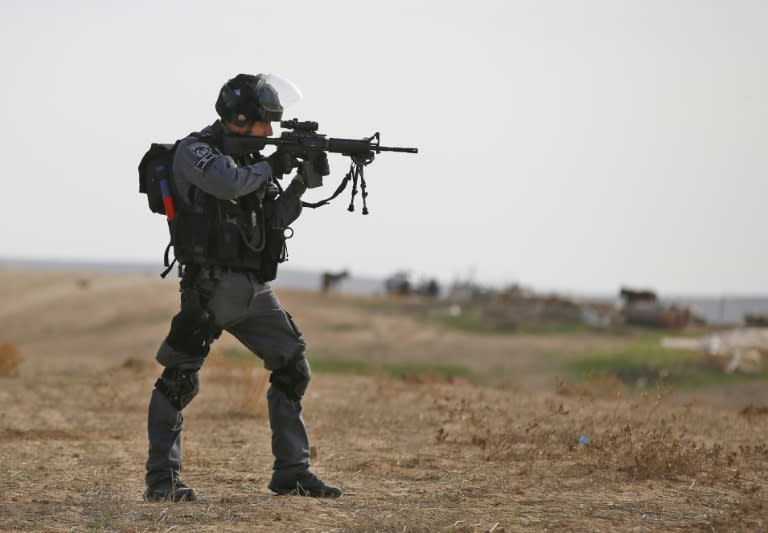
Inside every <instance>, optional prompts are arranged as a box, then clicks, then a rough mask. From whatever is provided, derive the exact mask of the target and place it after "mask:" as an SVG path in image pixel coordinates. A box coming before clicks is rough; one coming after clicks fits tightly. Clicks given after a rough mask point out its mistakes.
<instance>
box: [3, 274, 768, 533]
mask: <svg viewBox="0 0 768 533" xmlns="http://www.w3.org/2000/svg"><path fill="white" fill-rule="evenodd" d="M0 295H2V299H0V344H3V343H5V344H6V345H7V346H11V347H12V349H13V350H15V352H16V353H18V355H19V356H20V357H21V358H22V362H21V365H20V366H19V367H18V371H17V372H15V373H11V375H6V376H0V406H2V410H1V412H0V530H2V531H136V532H138V531H162V532H167V531H173V530H178V531H316V532H321V531H371V532H374V531H376V532H378V531H392V532H406V531H408V532H412V531H450V532H454V531H459V532H461V531H473V532H474V531H478V532H479V531H485V532H491V531H492V532H501V531H506V532H510V531H575V532H587V531H599V532H603V531H605V532H608V531H628V532H652V531H653V532H656V531H658V532H662V531H664V532H666V531H691V532H693V531H696V532H699V531H700V532H729V531H750V532H755V531H768V467H766V463H767V462H768V443H767V442H766V437H768V391H766V386H765V383H760V384H756V385H752V386H749V387H747V386H742V387H738V388H733V387H732V388H729V389H722V388H720V389H712V390H698V391H695V392H680V391H667V390H664V391H658V392H653V393H628V392H622V391H620V390H619V389H618V388H617V387H616V386H614V385H612V384H611V383H604V384H591V385H588V386H585V385H582V384H577V383H566V382H562V381H560V382H558V381H557V379H556V375H555V374H556V370H555V368H556V365H555V362H557V361H559V360H561V359H562V358H563V357H574V356H576V355H574V354H578V352H579V350H580V348H584V349H587V348H595V347H601V348H602V347H611V346H613V345H617V344H618V343H620V342H621V340H620V339H616V338H611V337H606V336H601V335H594V336H589V335H569V334H558V335H550V336H545V335H476V334H470V333H462V332H457V331H451V330H447V329H444V328H442V327H441V326H439V325H436V324H432V323H424V322H422V321H418V320H416V319H414V318H411V317H408V316H404V315H396V314H392V313H381V312H377V300H376V299H375V298H369V299H361V298H352V297H342V296H334V295H331V296H328V295H320V294H314V293H307V292H297V291H281V292H279V295H280V298H281V300H282V301H283V303H284V304H285V306H286V307H287V308H288V309H289V310H290V311H291V313H292V314H293V315H294V317H295V318H296V320H297V322H298V323H299V326H300V327H301V329H302V330H303V332H304V335H305V337H306V339H307V341H308V344H309V347H310V348H309V352H308V356H309V359H310V363H311V361H312V354H313V352H314V353H317V354H323V355H328V354H332V355H333V356H334V357H338V358H341V359H349V360H354V359H359V360H365V361H368V362H374V363H387V362H398V361H409V362H421V363H430V362H432V363H444V364H459V365H464V366H467V367H469V368H471V369H472V371H473V372H475V373H476V374H477V375H478V376H479V377H480V379H479V381H480V382H482V383H486V385H476V384H469V383H465V382H462V381H454V382H443V381H442V380H439V379H436V378H434V379H433V378H430V376H421V377H419V376H416V377H411V378H409V379H397V378H392V377H386V376H384V375H373V376H358V375H349V374H324V373H317V374H316V375H315V376H314V377H313V380H312V384H311V385H310V389H309V391H308V394H307V397H306V399H305V402H304V406H305V420H306V421H307V425H308V428H309V432H310V437H311V440H312V444H313V456H314V459H313V469H314V470H315V471H316V472H317V473H318V474H319V475H320V476H321V477H322V478H324V479H325V480H327V481H329V482H332V483H334V484H339V485H341V486H342V487H343V488H344V490H345V493H344V496H343V497H342V498H340V499H338V500H334V501H318V500H314V499H309V498H298V497H278V496H274V495H272V494H271V493H270V492H269V491H268V490H267V488H266V484H267V482H268V480H269V476H270V474H271V472H270V467H271V454H270V450H269V440H270V439H269V435H270V432H269V427H268V422H267V420H266V418H265V404H264V399H263V394H264V388H265V386H266V374H265V373H264V372H263V371H262V370H260V369H259V367H258V366H257V365H253V364H250V363H248V362H243V361H239V360H233V359H232V358H229V357H225V356H224V355H223V354H222V353H221V349H223V348H227V347H231V346H235V345H236V342H235V341H234V340H233V339H232V338H230V337H226V336H225V337H223V338H222V339H221V341H220V343H219V344H218V348H219V350H218V351H217V353H213V354H212V355H211V356H210V360H209V361H208V363H207V364H206V367H204V369H203V372H202V388H201V392H200V395H199V396H198V397H197V398H196V399H195V401H194V402H193V403H192V404H191V405H190V406H189V407H188V408H187V409H186V410H185V420H186V429H185V441H184V457H185V463H184V481H185V482H186V483H187V484H189V485H190V486H193V487H194V488H195V489H196V491H197V492H198V495H199V497H200V500H199V501H197V502H194V503H180V504H169V503H146V502H143V501H142V499H141V494H142V491H143V469H144V465H143V463H144V460H145V457H146V449H147V442H146V409H147V402H148V399H149V394H150V391H151V389H152V385H153V383H154V380H155V379H156V378H157V376H158V375H159V372H160V367H159V366H158V365H157V364H156V363H155V362H154V359H153V357H154V352H155V350H156V348H157V345H158V344H159V342H160V340H161V339H162V338H163V336H164V334H165V333H166V330H167V326H168V323H169V318H170V317H171V316H172V315H173V313H174V312H175V309H176V307H177V291H176V284H175V282H174V281H171V280H166V281H163V280H160V279H159V278H157V279H156V278H154V277H148V276H139V275H105V274H98V275H96V274H94V275H87V274H71V273H70V274H56V273H41V272H24V271H18V270H0ZM7 349H11V348H7ZM420 378H421V379H420ZM558 383H559V384H558Z"/></svg>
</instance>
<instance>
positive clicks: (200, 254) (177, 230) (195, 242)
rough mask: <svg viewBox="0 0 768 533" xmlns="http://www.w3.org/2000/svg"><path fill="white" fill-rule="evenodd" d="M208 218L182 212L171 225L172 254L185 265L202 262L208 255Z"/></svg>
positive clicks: (200, 214)
mask: <svg viewBox="0 0 768 533" xmlns="http://www.w3.org/2000/svg"><path fill="white" fill-rule="evenodd" d="M210 224H211V222H210V218H209V217H208V216H206V215H205V214H203V213H192V212H182V213H180V214H179V216H178V217H177V218H176V220H174V221H173V224H172V226H171V244H172V245H173V254H174V255H175V256H176V258H177V259H178V260H179V261H180V262H181V263H182V264H185V265H188V264H199V263H204V262H205V260H206V259H207V258H208V256H209V249H208V248H209V244H208V242H209V237H210Z"/></svg>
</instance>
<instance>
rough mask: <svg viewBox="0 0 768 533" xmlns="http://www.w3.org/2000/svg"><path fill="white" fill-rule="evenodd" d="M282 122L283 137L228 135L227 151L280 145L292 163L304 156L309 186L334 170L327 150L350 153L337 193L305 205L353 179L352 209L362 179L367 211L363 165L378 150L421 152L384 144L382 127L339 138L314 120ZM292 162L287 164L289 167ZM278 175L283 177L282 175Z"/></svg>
mask: <svg viewBox="0 0 768 533" xmlns="http://www.w3.org/2000/svg"><path fill="white" fill-rule="evenodd" d="M280 126H281V127H282V128H284V129H286V130H290V131H284V132H283V133H282V134H281V135H280V137H250V136H244V135H225V136H224V138H223V143H222V144H223V146H222V147H223V148H224V153H226V154H229V155H233V156H235V157H245V156H249V155H251V154H253V153H255V152H258V151H260V150H262V149H263V148H264V147H266V146H276V147H277V153H278V154H281V156H282V157H284V158H285V161H290V162H291V164H292V165H293V163H294V162H297V160H298V159H300V160H301V164H300V166H301V174H302V176H303V177H304V179H305V182H306V184H307V187H309V188H313V187H319V186H321V185H322V184H323V176H327V175H328V174H330V169H329V168H328V162H327V159H326V158H324V157H322V153H323V152H331V153H335V154H342V155H344V156H348V157H349V158H350V159H351V164H350V168H349V172H348V173H347V175H346V176H345V177H344V179H343V180H342V182H341V184H340V185H339V187H338V188H337V189H336V191H335V192H334V193H333V195H332V196H331V197H330V198H327V199H325V200H322V201H321V202H317V203H315V204H308V203H305V204H304V205H306V206H308V207H319V206H321V205H325V204H327V203H328V202H330V201H331V200H333V199H334V198H336V197H337V196H338V195H339V194H341V192H342V191H343V190H344V188H345V187H346V186H347V183H348V182H349V181H350V180H352V201H351V202H350V204H349V207H348V210H349V211H354V210H355V207H354V201H355V195H356V194H357V184H358V181H359V183H360V189H361V193H362V197H363V214H364V215H367V214H368V207H367V205H366V197H367V196H368V193H367V192H366V190H365V188H366V184H365V177H364V173H363V168H364V167H365V166H366V165H368V164H370V163H371V162H373V159H374V157H375V156H376V154H380V153H381V152H404V153H408V154H417V153H418V152H419V149H418V148H402V147H392V146H381V139H380V136H379V132H378V131H377V132H376V133H374V134H373V135H371V136H370V137H364V138H362V139H359V140H358V139H335V138H332V137H331V138H329V137H326V136H325V135H323V134H320V133H317V128H318V124H317V122H313V121H300V120H298V119H295V118H294V119H291V120H283V121H281V122H280ZM288 166H289V165H286V167H288ZM294 166H295V165H294ZM275 177H277V178H278V179H279V178H281V177H282V176H275Z"/></svg>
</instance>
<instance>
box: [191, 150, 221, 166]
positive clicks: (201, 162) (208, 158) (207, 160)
mask: <svg viewBox="0 0 768 533" xmlns="http://www.w3.org/2000/svg"><path fill="white" fill-rule="evenodd" d="M214 159H216V154H213V153H210V152H208V153H207V154H206V155H204V156H203V157H201V158H200V159H198V160H197V163H195V168H198V169H200V170H205V169H206V168H208V167H209V166H210V164H211V163H213V160H214Z"/></svg>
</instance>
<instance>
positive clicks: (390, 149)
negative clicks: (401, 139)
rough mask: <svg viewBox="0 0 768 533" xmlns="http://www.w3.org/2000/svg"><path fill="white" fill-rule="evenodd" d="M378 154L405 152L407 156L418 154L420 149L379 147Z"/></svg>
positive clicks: (377, 148)
mask: <svg viewBox="0 0 768 533" xmlns="http://www.w3.org/2000/svg"><path fill="white" fill-rule="evenodd" d="M376 151H377V152H405V153H406V154H418V153H419V149H418V148H403V147H399V146H377V147H376Z"/></svg>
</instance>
